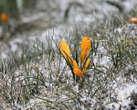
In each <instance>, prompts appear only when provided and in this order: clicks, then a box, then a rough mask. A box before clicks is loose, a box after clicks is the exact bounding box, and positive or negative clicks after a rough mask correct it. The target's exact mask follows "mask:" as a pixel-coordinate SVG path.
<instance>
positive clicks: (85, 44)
mask: <svg viewBox="0 0 137 110" xmlns="http://www.w3.org/2000/svg"><path fill="white" fill-rule="evenodd" d="M90 49H91V41H90V38H89V37H88V36H86V37H84V38H83V39H82V41H81V55H80V62H81V64H82V63H83V62H84V60H85V58H86V57H87V55H88V53H89V51H90Z"/></svg>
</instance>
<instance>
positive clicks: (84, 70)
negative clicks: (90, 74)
mask: <svg viewBox="0 0 137 110" xmlns="http://www.w3.org/2000/svg"><path fill="white" fill-rule="evenodd" d="M90 61H91V60H90V59H88V60H87V61H86V63H85V65H84V67H83V70H82V72H83V73H85V72H86V70H87V68H88V65H89V64H90Z"/></svg>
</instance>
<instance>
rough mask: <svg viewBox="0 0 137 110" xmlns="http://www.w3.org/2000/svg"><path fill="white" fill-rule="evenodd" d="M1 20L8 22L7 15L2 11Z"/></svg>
mask: <svg viewBox="0 0 137 110" xmlns="http://www.w3.org/2000/svg"><path fill="white" fill-rule="evenodd" d="M1 20H2V21H3V22H8V15H7V14H6V13H4V12H3V13H2V14H1Z"/></svg>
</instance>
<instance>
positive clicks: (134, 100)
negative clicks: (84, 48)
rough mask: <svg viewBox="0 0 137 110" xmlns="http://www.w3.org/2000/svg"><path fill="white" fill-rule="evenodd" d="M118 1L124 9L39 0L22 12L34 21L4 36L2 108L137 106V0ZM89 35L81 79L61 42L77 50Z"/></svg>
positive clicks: (108, 109)
mask: <svg viewBox="0 0 137 110" xmlns="http://www.w3.org/2000/svg"><path fill="white" fill-rule="evenodd" d="M113 2H114V3H115V2H116V3H117V2H118V3H119V4H120V6H121V7H122V10H121V9H120V8H118V7H117V5H112V4H111V3H110V2H108V1H106V0H103V1H102V0H96V1H91V0H87V2H85V1H84V0H75V1H73V0H66V1H63V2H61V3H60V1H59V0H54V4H53V2H51V1H50V0H47V1H44V0H40V1H39V4H38V5H37V6H36V9H35V10H33V11H32V10H31V9H30V11H28V12H27V13H25V14H22V15H21V16H22V21H21V22H22V23H26V24H27V25H28V24H31V26H30V27H27V28H26V27H24V28H22V29H21V31H17V32H15V34H14V35H13V36H12V37H11V38H10V37H8V38H5V39H4V40H3V41H1V42H0V45H1V47H0V51H1V54H0V55H1V63H0V108H1V109H7V110H8V109H9V110H10V109H11V110H13V109H21V110H24V109H32V110H33V109H34V110H45V109H46V110H51V109H57V110H65V109H66V110H67V109H68V110H100V109H103V110H120V109H121V110H135V109H137V75H136V74H137V37H136V36H137V31H136V30H137V26H136V25H135V24H130V23H128V18H129V17H130V16H133V15H134V16H136V12H137V1H136V0H132V1H130V2H129V1H128V0H127V1H125V0H123V1H122V0H121V1H118V0H114V1H113ZM129 4H130V5H129ZM45 5H46V6H45ZM30 13H31V14H30ZM36 13H37V14H36ZM21 27H23V26H21ZM86 35H88V36H90V37H91V40H92V50H91V58H92V62H91V64H90V66H89V68H88V70H87V72H86V74H85V77H84V78H83V79H80V80H79V81H77V82H76V81H75V80H74V79H73V77H72V73H71V71H70V68H69V67H68V66H67V64H66V62H65V61H64V59H63V58H62V56H61V54H60V52H59V47H58V45H59V42H60V41H61V40H65V41H66V42H67V43H68V44H69V46H70V48H71V53H72V54H75V50H78V52H79V50H80V41H81V39H82V38H83V37H84V36H86Z"/></svg>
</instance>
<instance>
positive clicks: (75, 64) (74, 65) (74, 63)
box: [73, 60, 79, 68]
mask: <svg viewBox="0 0 137 110" xmlns="http://www.w3.org/2000/svg"><path fill="white" fill-rule="evenodd" d="M73 68H79V67H78V64H77V62H76V60H73Z"/></svg>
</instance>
